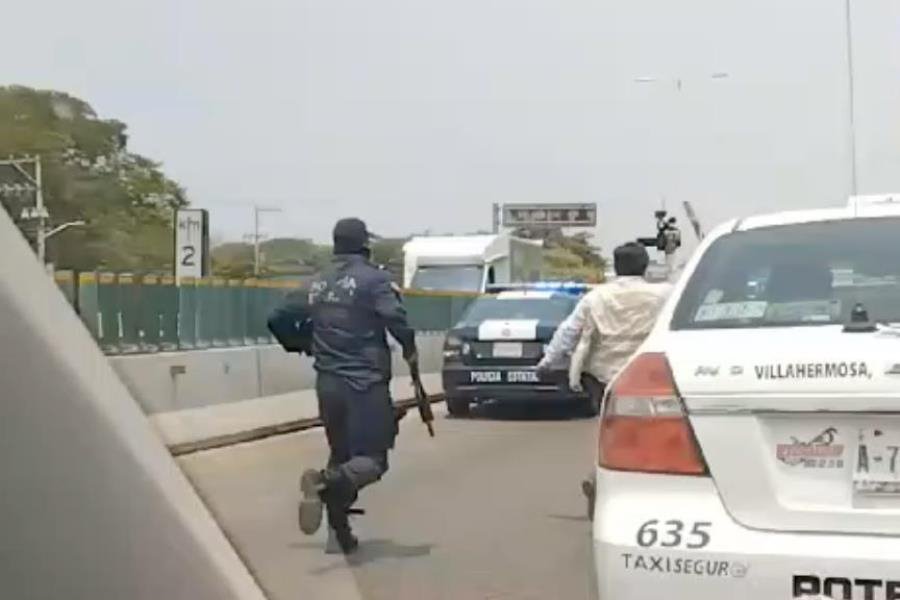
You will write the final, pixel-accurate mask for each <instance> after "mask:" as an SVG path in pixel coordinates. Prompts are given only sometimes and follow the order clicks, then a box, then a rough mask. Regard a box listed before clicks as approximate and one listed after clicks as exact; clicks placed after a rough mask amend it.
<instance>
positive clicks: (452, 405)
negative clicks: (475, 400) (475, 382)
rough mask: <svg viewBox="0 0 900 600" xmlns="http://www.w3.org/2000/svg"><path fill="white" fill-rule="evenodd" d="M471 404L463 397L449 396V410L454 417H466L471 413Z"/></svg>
mask: <svg viewBox="0 0 900 600" xmlns="http://www.w3.org/2000/svg"><path fill="white" fill-rule="evenodd" d="M470 408H471V404H470V403H469V401H468V400H465V399H463V398H447V412H449V413H450V414H451V415H452V416H454V417H465V416H468V415H469V411H470Z"/></svg>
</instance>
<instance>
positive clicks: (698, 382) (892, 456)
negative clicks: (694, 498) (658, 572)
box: [666, 326, 900, 535]
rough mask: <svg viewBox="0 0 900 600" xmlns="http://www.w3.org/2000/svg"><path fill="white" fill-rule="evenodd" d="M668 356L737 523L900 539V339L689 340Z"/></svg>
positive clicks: (712, 335) (677, 341)
mask: <svg viewBox="0 0 900 600" xmlns="http://www.w3.org/2000/svg"><path fill="white" fill-rule="evenodd" d="M725 337H727V340H728V343H727V345H726V346H723V345H722V341H723V338H725ZM666 354H667V358H668V360H669V363H670V365H671V368H672V373H673V376H674V379H675V383H676V386H677V388H678V391H679V393H680V395H681V397H682V398H683V400H684V403H685V407H686V408H687V412H688V415H689V420H690V423H691V426H692V428H693V432H694V435H695V436H696V441H697V443H698V445H699V448H700V451H701V452H702V454H703V457H704V458H705V460H706V464H707V466H708V468H709V472H710V475H711V476H712V478H713V480H714V482H715V485H716V488H717V489H718V491H719V494H720V495H721V498H722V501H723V502H724V504H725V506H726V508H727V510H728V512H729V513H730V514H731V515H732V517H733V518H734V519H735V520H736V521H738V522H739V523H741V524H743V525H745V526H747V527H750V528H754V529H761V530H777V531H795V532H834V533H867V534H883V535H897V534H900V334H897V333H892V332H879V333H847V332H844V331H843V329H842V327H841V326H816V327H794V328H757V329H734V330H731V331H729V334H728V335H727V336H723V335H722V331H721V330H718V331H678V332H672V333H671V334H670V336H669V337H668V338H667V340H666Z"/></svg>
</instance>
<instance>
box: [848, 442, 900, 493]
mask: <svg viewBox="0 0 900 600" xmlns="http://www.w3.org/2000/svg"><path fill="white" fill-rule="evenodd" d="M853 489H854V490H855V491H856V492H858V493H861V494H896V495H900V430H897V429H886V428H883V427H868V428H866V429H861V430H860V432H859V445H858V446H857V449H856V461H855V464H854V465H853Z"/></svg>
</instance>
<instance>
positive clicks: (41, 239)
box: [34, 156, 50, 267]
mask: <svg viewBox="0 0 900 600" xmlns="http://www.w3.org/2000/svg"><path fill="white" fill-rule="evenodd" d="M34 185H35V188H36V189H35V191H34V205H35V206H34V207H35V209H36V210H37V214H38V228H37V255H38V260H40V261H41V266H42V267H43V265H44V263H45V262H46V256H47V237H46V231H45V230H44V227H46V225H47V223H46V219H47V218H48V217H49V216H50V215H49V214H48V213H47V209H46V208H44V186H43V184H42V183H41V157H40V156H35V157H34Z"/></svg>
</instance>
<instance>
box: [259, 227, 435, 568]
mask: <svg viewBox="0 0 900 600" xmlns="http://www.w3.org/2000/svg"><path fill="white" fill-rule="evenodd" d="M370 238H371V235H370V234H369V232H368V231H367V229H366V225H365V223H363V222H362V221H360V220H359V219H343V220H341V221H338V223H337V224H336V225H335V228H334V254H335V256H334V261H333V264H332V265H331V267H330V268H329V269H328V270H327V271H325V272H324V273H322V274H320V275H319V276H317V277H316V278H315V279H314V280H313V281H312V282H310V283H309V284H308V285H306V286H303V287H302V288H301V289H299V290H297V291H296V292H294V293H292V294H290V295H288V297H287V298H286V300H285V302H284V304H283V305H282V306H280V307H279V308H278V309H276V310H275V311H274V312H273V314H272V316H271V317H270V318H269V328H270V329H271V330H272V332H273V333H274V334H275V336H276V337H277V338H278V339H279V341H280V342H281V343H282V345H283V346H285V348H286V349H287V350H289V351H299V352H304V353H306V354H310V355H312V356H313V357H314V358H315V369H316V372H317V380H316V393H317V395H318V399H319V414H320V416H321V418H322V421H323V423H324V425H325V435H326V437H327V438H328V445H329V447H330V450H331V454H330V457H329V460H328V465H327V467H326V468H325V469H324V470H316V469H307V470H306V471H305V472H304V473H303V475H302V476H301V480H300V488H301V494H302V499H301V501H300V510H299V521H300V528H301V529H302V530H303V532H304V533H307V534H312V533H314V532H316V531H317V530H318V528H319V526H320V524H321V521H322V505H323V503H324V505H325V509H326V512H327V516H328V525H329V528H330V531H329V534H330V535H329V546H331V545H332V544H333V542H334V541H336V542H337V545H338V546H339V549H340V550H341V551H343V552H352V551H353V550H355V549H356V547H357V545H358V541H357V540H356V538H355V536H354V535H353V533H352V532H351V529H350V523H349V520H348V516H347V515H348V510H349V509H350V507H351V506H352V505H353V503H354V502H355V501H356V498H357V494H358V492H359V490H361V489H362V488H363V487H365V486H367V485H369V484H371V483H373V482H375V481H378V480H379V479H381V477H382V476H383V475H384V473H385V472H386V471H387V469H388V450H390V449H391V448H393V446H394V438H395V436H396V434H397V421H396V419H395V415H394V409H393V405H392V402H391V397H390V391H389V387H388V385H389V382H390V379H391V352H390V349H389V347H388V344H387V338H386V332H388V333H390V334H391V336H392V337H393V338H394V339H396V340H397V342H399V343H400V345H401V346H402V348H403V357H404V358H405V359H406V361H407V362H408V363H410V366H411V368H415V369H416V370H417V367H418V365H417V364H416V362H417V355H416V345H415V336H414V332H413V330H412V329H411V328H410V326H409V324H408V323H407V319H406V311H405V309H404V307H403V304H402V302H401V300H400V296H399V294H398V293H397V290H396V288H395V287H394V286H393V284H392V282H391V279H390V276H389V274H388V273H387V272H386V271H384V270H381V269H379V268H378V267H376V266H374V265H373V264H371V263H370V262H369V240H370ZM332 550H334V549H332Z"/></svg>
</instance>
